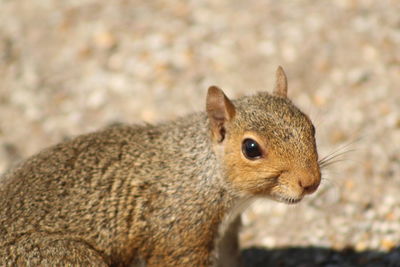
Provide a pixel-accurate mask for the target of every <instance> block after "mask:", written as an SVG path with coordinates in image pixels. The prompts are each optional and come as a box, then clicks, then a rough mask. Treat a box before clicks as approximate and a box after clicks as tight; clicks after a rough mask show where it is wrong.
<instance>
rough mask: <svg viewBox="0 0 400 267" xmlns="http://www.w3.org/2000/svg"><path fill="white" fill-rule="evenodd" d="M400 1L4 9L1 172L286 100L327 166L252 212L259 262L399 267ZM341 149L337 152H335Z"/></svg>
mask: <svg viewBox="0 0 400 267" xmlns="http://www.w3.org/2000/svg"><path fill="white" fill-rule="evenodd" d="M399 14H400V2H399V1H396V0H382V1H373V0H364V1H362V0H332V1H326V0H323V1H312V0H296V1H290V0H281V1H273V0H265V1H260V0H247V1H239V0H218V1H211V0H208V1H194V0H193V1H172V0H169V1H166V0H164V1H161V0H153V1H144V0H141V1H139V0H132V1H129V0H116V1H100V0H79V1H77V0H66V1H56V0H36V1H23V0H12V1H11V0H0V173H1V172H4V171H5V170H6V169H7V168H9V167H10V166H12V165H13V164H15V163H16V162H18V161H19V160H21V159H24V158H26V157H28V156H30V155H32V154H34V153H36V152H38V151H39V150H41V149H43V148H44V147H47V146H49V145H52V144H55V143H57V142H59V141H61V140H63V139H64V138H66V137H70V136H74V135H77V134H81V133H86V132H89V131H93V130H96V129H99V128H101V127H104V126H106V125H108V124H110V123H113V122H117V121H122V122H126V123H135V122H143V121H145V122H149V123H156V122H159V121H165V120H169V119H174V118H176V117H178V116H183V115H185V114H187V113H190V112H193V111H201V110H203V109H204V102H205V94H206V89H207V87H208V86H209V85H212V84H215V85H218V86H220V87H221V88H223V89H224V91H225V92H226V94H227V95H228V96H229V97H231V98H235V97H239V96H242V95H245V94H252V93H255V92H257V91H262V90H269V91H270V90H272V87H273V82H274V72H275V69H276V68H277V66H278V65H282V66H283V67H284V69H285V70H286V73H287V76H288V79H289V96H290V98H291V99H292V100H293V101H294V102H295V103H296V104H297V105H298V106H299V107H300V108H301V109H302V110H303V111H305V112H306V113H307V114H309V115H310V116H311V118H312V120H313V121H314V123H315V125H316V128H317V139H318V140H317V142H318V147H319V153H320V156H321V157H324V156H329V155H338V157H337V158H335V159H334V160H335V161H338V162H336V163H335V164H333V165H331V166H329V167H327V168H326V169H324V172H323V177H324V178H323V182H322V185H321V187H320V189H319V190H318V192H317V193H316V194H314V195H313V196H310V197H308V198H307V199H306V200H305V201H303V202H302V203H300V204H298V205H295V206H287V205H284V204H279V203H275V202H272V201H267V200H263V201H258V202H256V203H255V204H254V205H253V206H252V207H251V208H250V209H249V210H248V211H246V213H245V214H244V216H243V221H244V227H243V231H242V234H241V242H242V246H243V249H244V250H243V254H244V256H245V259H246V262H247V266H266V265H268V264H269V266H400V249H399V245H400V15H399ZM332 153H333V154H332Z"/></svg>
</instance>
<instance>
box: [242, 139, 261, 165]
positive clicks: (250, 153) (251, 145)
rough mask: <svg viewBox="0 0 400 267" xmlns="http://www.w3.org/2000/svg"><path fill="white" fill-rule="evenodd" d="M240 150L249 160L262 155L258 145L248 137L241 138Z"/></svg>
mask: <svg viewBox="0 0 400 267" xmlns="http://www.w3.org/2000/svg"><path fill="white" fill-rule="evenodd" d="M242 152H243V155H244V156H245V157H246V158H248V159H251V160H254V159H258V158H260V157H261V155H262V153H261V148H260V145H259V144H258V143H257V142H256V141H254V140H253V139H250V138H246V139H244V140H243V144H242Z"/></svg>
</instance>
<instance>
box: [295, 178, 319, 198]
mask: <svg viewBox="0 0 400 267" xmlns="http://www.w3.org/2000/svg"><path fill="white" fill-rule="evenodd" d="M320 182H321V176H320V175H319V174H318V175H317V176H315V177H312V176H311V177H310V176H308V177H307V178H300V180H299V186H300V187H301V188H302V189H303V190H304V194H312V193H314V192H315V191H316V190H317V188H318V186H319V184H320Z"/></svg>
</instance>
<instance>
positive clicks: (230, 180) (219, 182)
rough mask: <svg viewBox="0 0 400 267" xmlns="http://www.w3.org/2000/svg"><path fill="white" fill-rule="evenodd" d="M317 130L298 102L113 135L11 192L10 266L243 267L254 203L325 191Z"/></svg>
mask: <svg viewBox="0 0 400 267" xmlns="http://www.w3.org/2000/svg"><path fill="white" fill-rule="evenodd" d="M314 135H315V129H314V126H313V124H312V122H311V121H310V119H309V118H308V116H307V115H305V114H304V113H303V112H301V111H300V110H299V109H298V108H297V107H296V106H295V105H294V104H293V103H292V102H291V101H290V100H289V99H288V97H287V79H286V75H285V73H284V71H283V69H282V68H281V67H279V68H278V69H277V72H276V84H275V89H274V91H273V93H272V94H270V93H267V92H260V93H258V94H256V95H253V96H244V97H241V98H238V99H237V100H234V101H231V100H230V99H229V98H228V97H227V96H226V95H225V94H224V92H223V91H222V90H221V89H219V88H218V87H216V86H211V87H210V88H209V89H208V93H207V97H206V110H205V112H199V113H194V114H192V115H188V116H185V117H182V118H179V119H177V120H174V121H169V122H163V123H160V124H157V125H145V126H143V125H123V124H121V125H114V126H110V127H108V128H105V129H103V130H100V131H97V132H93V133H89V134H84V135H81V136H78V137H75V138H72V139H70V140H67V141H64V142H63V143H60V144H57V145H55V146H52V147H50V148H47V149H45V150H43V151H41V152H40V153H38V154H37V155H34V156H32V157H30V158H29V159H27V160H26V161H24V162H22V163H21V164H20V165H18V166H17V167H15V168H13V169H11V170H9V171H8V172H6V174H5V175H4V176H3V177H2V178H1V180H2V181H1V183H0V265H2V266H15V265H18V266H20V265H21V266H34V265H44V266H64V265H69V266H70V265H79V266H86V265H90V266H131V265H140V266H240V265H241V264H242V263H241V259H240V254H239V243H238V236H237V230H238V228H239V226H240V217H239V216H240V213H241V211H242V210H243V208H244V207H246V206H247V205H248V204H246V203H250V202H251V200H253V199H255V198H271V199H273V200H276V201H279V202H285V203H288V204H293V203H297V202H299V201H300V200H301V199H302V198H303V197H304V196H305V195H307V194H311V193H313V192H314V191H315V190H316V189H317V187H318V186H319V183H320V180H321V174H320V168H319V164H318V153H317V147H316V143H315V137H314Z"/></svg>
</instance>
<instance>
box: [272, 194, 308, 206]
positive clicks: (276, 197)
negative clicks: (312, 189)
mask: <svg viewBox="0 0 400 267" xmlns="http://www.w3.org/2000/svg"><path fill="white" fill-rule="evenodd" d="M273 199H274V200H275V201H278V202H282V203H285V204H290V205H292V204H297V203H299V202H300V201H301V200H302V199H303V197H302V196H301V197H297V198H295V197H285V196H281V195H273Z"/></svg>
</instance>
